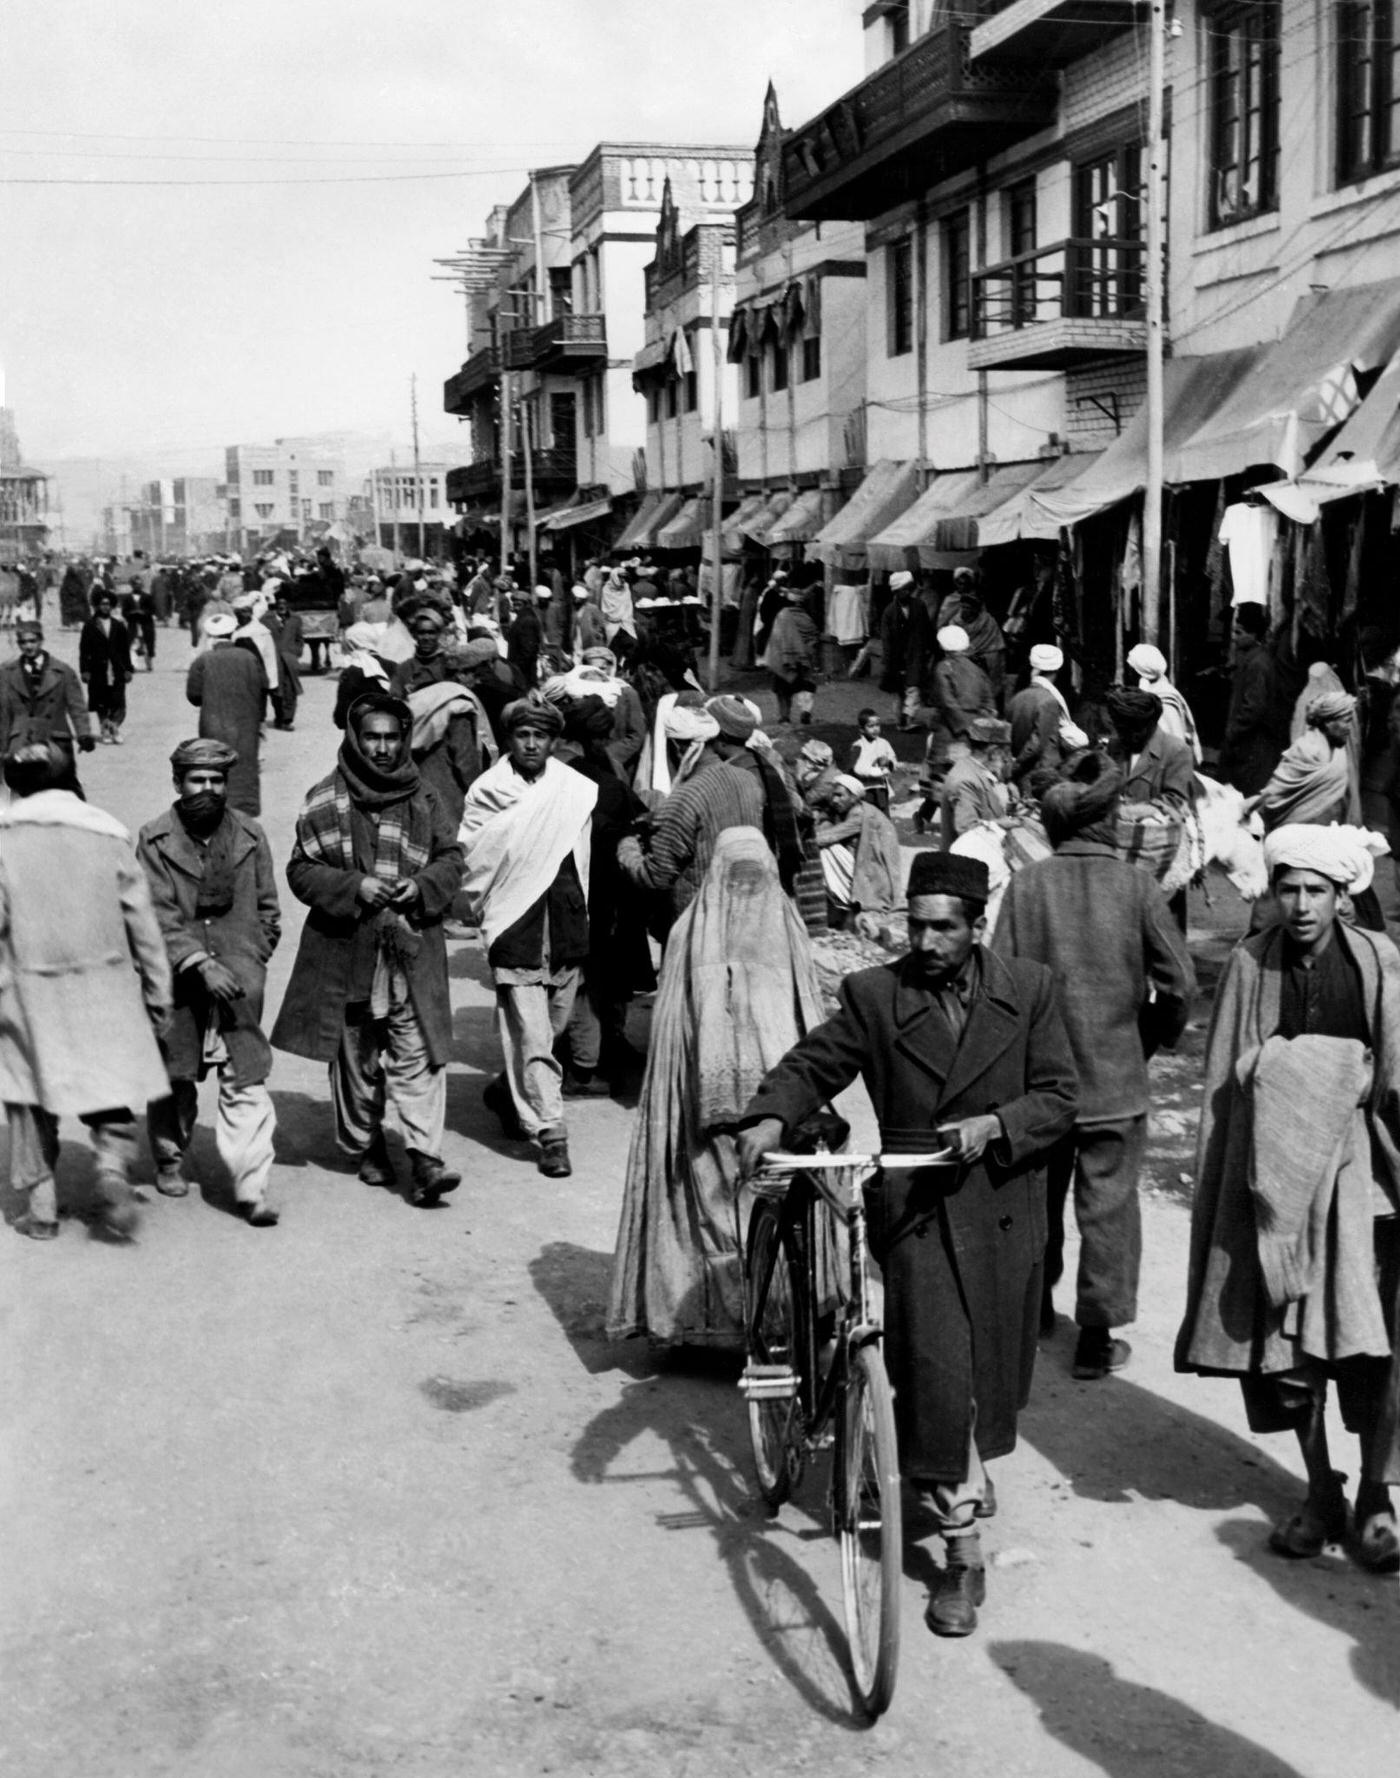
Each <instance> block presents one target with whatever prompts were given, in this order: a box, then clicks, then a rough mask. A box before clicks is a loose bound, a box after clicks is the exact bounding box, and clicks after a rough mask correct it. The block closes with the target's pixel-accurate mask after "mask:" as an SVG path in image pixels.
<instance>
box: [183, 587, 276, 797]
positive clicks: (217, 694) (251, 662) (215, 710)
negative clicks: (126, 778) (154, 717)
mask: <svg viewBox="0 0 1400 1778" xmlns="http://www.w3.org/2000/svg"><path fill="white" fill-rule="evenodd" d="M236 627H237V626H236V623H235V620H234V618H233V617H232V615H229V616H224V615H223V614H222V613H218V614H216V615H215V616H214V617H211V618H210V619H209V621H208V624H207V625H206V631H207V634H208V635H209V638H210V646H209V647H208V648H207V649H205V651H204V652H203V653H202V654H197V655H196V656H195V658H194V659H193V660H192V661H191V662H190V669H189V672H188V673H187V674H186V675H185V696H186V698H187V699H188V700H189V701H190V703H192V704H194V705H195V706H196V707H197V708H198V710H199V734H200V739H201V740H210V741H222V742H223V743H224V745H225V746H226V747H227V748H228V749H229V751H230V752H231V753H232V754H233V756H234V763H233V765H232V766H231V767H230V768H229V778H228V800H229V803H230V804H231V806H232V807H233V808H235V809H237V810H239V811H240V812H241V813H242V814H244V815H253V816H256V815H258V814H259V813H260V812H261V810H262V788H261V784H260V781H259V775H258V734H259V730H260V729H261V727H262V720H263V716H264V714H265V713H266V705H267V697H268V692H269V691H270V689H271V687H270V686H269V683H268V677H267V673H266V671H265V669H264V667H263V663H262V657H261V656H260V655H259V653H258V651H257V649H256V648H254V647H253V646H252V645H251V644H249V645H248V646H246V647H245V646H244V645H243V644H242V643H237V642H235V641H234V640H233V635H234V630H235V629H236Z"/></svg>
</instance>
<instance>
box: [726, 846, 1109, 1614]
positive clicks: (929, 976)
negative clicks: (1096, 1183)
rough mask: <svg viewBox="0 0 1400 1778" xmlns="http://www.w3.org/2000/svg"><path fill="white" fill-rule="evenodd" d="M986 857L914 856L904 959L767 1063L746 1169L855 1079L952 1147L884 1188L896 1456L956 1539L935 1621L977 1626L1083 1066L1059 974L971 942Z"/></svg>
mask: <svg viewBox="0 0 1400 1778" xmlns="http://www.w3.org/2000/svg"><path fill="white" fill-rule="evenodd" d="M987 893H988V882H987V870H986V866H985V865H983V864H982V863H980V862H979V861H977V860H975V859H971V858H960V857H956V856H954V855H952V854H950V853H939V852H920V853H918V854H917V856H916V857H915V860H914V866H913V869H912V871H911V872H910V878H909V941H910V950H909V954H908V955H907V956H906V957H904V958H903V959H902V960H901V961H899V962H897V963H892V964H886V965H884V966H882V967H880V968H877V969H866V970H860V971H858V972H857V973H855V974H854V975H849V976H847V977H846V980H845V982H844V983H843V984H842V987H841V993H840V1004H839V1008H838V1011H837V1012H836V1014H835V1016H834V1017H833V1018H831V1019H829V1020H828V1021H827V1022H826V1023H825V1024H824V1025H821V1026H819V1027H818V1028H817V1029H816V1030H815V1031H812V1032H810V1033H809V1034H808V1035H807V1036H806V1037H805V1038H803V1039H802V1041H801V1042H800V1043H798V1044H797V1045H796V1046H795V1047H794V1048H793V1049H791V1050H789V1052H788V1054H787V1055H786V1056H785V1057H784V1058H783V1060H782V1061H781V1062H780V1063H779V1064H778V1066H777V1067H776V1068H775V1069H774V1070H773V1072H772V1073H771V1074H770V1075H769V1076H768V1078H767V1080H766V1081H765V1082H764V1083H763V1085H762V1086H761V1087H760V1088H759V1090H758V1092H757V1094H756V1095H755V1096H754V1098H753V1099H752V1100H751V1101H750V1102H749V1105H748V1106H747V1108H746V1110H745V1112H744V1114H743V1118H742V1119H741V1131H742V1133H741V1136H740V1158H741V1161H742V1163H743V1166H744V1170H745V1171H746V1172H748V1171H751V1170H752V1169H753V1168H754V1167H755V1166H756V1165H757V1164H758V1163H759V1161H760V1160H761V1158H762V1156H763V1155H764V1154H765V1153H767V1152H768V1150H770V1149H773V1148H777V1147H778V1146H779V1145H780V1144H781V1143H782V1142H783V1141H784V1140H786V1139H787V1138H788V1137H789V1134H790V1132H791V1131H793V1130H794V1129H795V1128H796V1127H797V1126H798V1125H800V1124H801V1123H802V1121H803V1120H804V1119H805V1118H807V1117H808V1116H810V1115H811V1113H812V1112H814V1111H815V1110H816V1109H817V1108H818V1107H819V1106H821V1105H822V1104H824V1103H826V1102H827V1101H828V1100H829V1099H831V1098H832V1097H833V1096H834V1095H835V1094H837V1093H839V1092H841V1091H842V1090H843V1089H844V1088H845V1087H847V1086H849V1085H850V1084H851V1082H852V1081H853V1080H855V1079H856V1078H857V1076H860V1077H861V1078H862V1079H863V1080H864V1082H865V1085H866V1089H867V1091H868V1092H869V1094H870V1097H871V1100H872V1102H873V1104H874V1107H875V1112H876V1115H877V1117H878V1118H879V1120H880V1145H881V1147H882V1148H883V1149H884V1150H885V1151H886V1152H891V1151H896V1152H898V1151H902V1152H904V1153H906V1154H917V1153H920V1152H931V1151H936V1150H941V1149H948V1150H952V1151H953V1154H954V1155H955V1156H956V1159H954V1160H952V1161H951V1162H950V1163H949V1164H948V1165H946V1166H940V1167H934V1168H923V1169H920V1170H918V1171H914V1172H907V1173H901V1172H899V1171H897V1170H894V1169H891V1170H889V1171H887V1172H886V1173H885V1175H884V1178H883V1180H882V1182H881V1184H880V1185H879V1187H878V1188H877V1189H876V1191H875V1193H874V1194H873V1201H872V1213H871V1246H872V1250H873V1251H874V1253H875V1256H876V1258H877V1259H878V1260H879V1263H880V1266H881V1268H882V1270H883V1273H884V1280H885V1351H886V1359H887V1362H888V1365H889V1369H890V1380H891V1382H892V1383H893V1385H894V1395H895V1421H896V1426H897V1429H898V1434H899V1449H900V1468H901V1470H902V1471H903V1473H904V1475H905V1476H906V1477H907V1478H908V1479H909V1480H910V1481H911V1482H912V1484H913V1485H914V1487H915V1489H916V1490H917V1491H918V1492H919V1493H920V1494H921V1495H922V1496H923V1498H924V1503H925V1505H926V1506H927V1507H928V1509H929V1510H930V1511H931V1512H932V1514H933V1517H934V1519H935V1521H936V1522H937V1525H938V1527H939V1530H940V1532H941V1533H942V1535H943V1537H944V1539H945V1541H946V1546H947V1564H946V1567H945V1568H944V1570H943V1573H942V1575H941V1577H940V1580H939V1583H938V1585H937V1586H936V1587H935V1590H934V1593H933V1597H932V1598H931V1599H930V1601H929V1611H928V1623H929V1627H930V1628H931V1629H932V1630H934V1631H935V1633H937V1634H940V1635H952V1636H961V1635H966V1634H967V1633H968V1632H969V1631H971V1630H972V1629H974V1628H975V1627H976V1623H977V1606H978V1605H980V1604H981V1603H982V1600H983V1598H984V1596H985V1591H986V1579H985V1572H984V1567H983V1561H982V1552H981V1546H980V1542H979V1539H978V1536H977V1529H976V1527H977V1518H978V1516H979V1508H981V1509H982V1516H985V1514H986V1511H987V1509H988V1504H989V1503H988V1499H987V1479H986V1474H985V1471H984V1468H983V1465H984V1464H985V1463H986V1462H987V1461H988V1460H989V1459H990V1458H993V1457H1001V1456H1004V1455H1006V1453H1007V1452H1009V1451H1011V1450H1012V1449H1013V1448H1014V1446H1015V1443H1016V1417H1017V1414H1018V1412H1019V1410H1020V1408H1021V1407H1023V1406H1024V1405H1025V1402H1026V1399H1027V1396H1028V1393H1029V1390H1030V1382H1031V1373H1032V1369H1033V1366H1034V1363H1035V1346H1036V1331H1037V1316H1038V1310H1039V1304H1040V1280H1041V1257H1042V1254H1043V1252H1044V1248H1045V1180H1044V1175H1043V1173H1042V1171H1041V1169H1042V1167H1043V1165H1044V1157H1045V1154H1046V1152H1047V1151H1048V1150H1049V1149H1050V1148H1051V1147H1052V1146H1053V1144H1054V1143H1055V1142H1056V1141H1058V1140H1059V1138H1060V1137H1062V1136H1063V1135H1064V1134H1065V1133H1066V1132H1067V1131H1068V1130H1069V1128H1070V1126H1071V1124H1072V1122H1073V1119H1074V1108H1075V1090H1076V1088H1075V1070H1074V1060H1073V1057H1072V1055H1071V1053H1070V1048H1069V1043H1068V1040H1067V1038H1066V1036H1065V1030H1064V1025H1063V1023H1062V1021H1061V1018H1060V1013H1059V1008H1058V1005H1057V1001H1056V993H1055V984H1054V980H1053V978H1052V976H1051V974H1050V971H1049V970H1048V969H1045V968H1042V967H1041V966H1040V965H1039V964H1037V963H1030V962H1027V961H1025V960H1024V959H1021V958H1010V959H1002V958H1000V957H997V956H994V955H992V954H991V953H989V952H986V951H984V950H983V949H982V948H981V946H980V944H979V943H978V942H977V941H978V939H979V938H980V936H981V933H982V930H983V920H982V914H983V909H984V908H985V906H986V900H987Z"/></svg>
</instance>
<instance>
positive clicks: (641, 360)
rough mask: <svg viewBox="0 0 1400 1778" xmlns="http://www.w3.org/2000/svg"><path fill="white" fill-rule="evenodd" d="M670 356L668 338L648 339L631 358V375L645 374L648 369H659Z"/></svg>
mask: <svg viewBox="0 0 1400 1778" xmlns="http://www.w3.org/2000/svg"><path fill="white" fill-rule="evenodd" d="M670 356H671V342H670V340H669V339H659V340H650V341H648V343H647V344H646V345H645V346H643V347H642V349H641V351H640V352H638V354H637V356H636V357H635V358H634V359H633V360H632V375H633V376H634V377H636V376H645V375H646V374H647V373H648V372H650V371H656V370H659V369H660V368H661V366H662V365H663V364H665V362H666V360H667V359H668V358H669V357H670Z"/></svg>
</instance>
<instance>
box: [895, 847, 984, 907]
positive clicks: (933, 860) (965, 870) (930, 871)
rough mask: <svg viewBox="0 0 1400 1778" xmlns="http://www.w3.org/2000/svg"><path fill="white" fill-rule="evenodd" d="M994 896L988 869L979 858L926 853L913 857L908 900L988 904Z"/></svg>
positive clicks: (951, 853) (918, 853) (919, 853)
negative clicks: (950, 898) (955, 898)
mask: <svg viewBox="0 0 1400 1778" xmlns="http://www.w3.org/2000/svg"><path fill="white" fill-rule="evenodd" d="M991 892H992V885H991V879H990V878H989V876H988V874H987V867H986V865H985V864H983V862H982V860H981V859H980V858H963V857H962V856H960V854H958V853H957V852H934V851H932V850H929V849H925V850H924V851H922V852H916V853H915V854H914V862H913V865H912V866H911V867H910V871H909V892H908V893H909V900H910V901H913V899H914V897H915V896H916V895H960V896H962V897H963V898H964V899H965V900H967V901H980V902H985V901H986V900H987V897H988V896H989V895H990V894H991Z"/></svg>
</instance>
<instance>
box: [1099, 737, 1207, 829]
mask: <svg viewBox="0 0 1400 1778" xmlns="http://www.w3.org/2000/svg"><path fill="white" fill-rule="evenodd" d="M1113 753H1114V757H1115V758H1116V759H1117V760H1118V762H1119V764H1120V765H1121V766H1122V767H1123V770H1124V773H1125V774H1126V775H1125V777H1124V780H1123V801H1124V802H1125V803H1156V802H1164V803H1168V804H1170V805H1171V807H1172V808H1174V809H1179V810H1180V811H1181V813H1182V814H1185V813H1186V811H1187V810H1188V809H1189V808H1190V807H1191V805H1192V804H1193V803H1194V802H1195V800H1196V760H1195V756H1194V755H1193V754H1192V752H1191V749H1190V748H1189V747H1188V746H1187V745H1186V743H1185V741H1179V740H1178V739H1177V737H1176V736H1175V735H1167V734H1163V732H1162V730H1161V729H1160V728H1158V729H1154V730H1153V731H1152V734H1151V736H1150V737H1149V738H1148V742H1147V745H1146V746H1145V747H1144V748H1143V750H1142V752H1141V753H1140V754H1139V755H1138V762H1137V764H1136V766H1134V767H1133V770H1132V771H1131V773H1129V772H1128V760H1127V755H1126V754H1125V753H1124V751H1123V748H1122V746H1121V745H1119V746H1116V747H1115V748H1114V749H1113Z"/></svg>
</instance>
